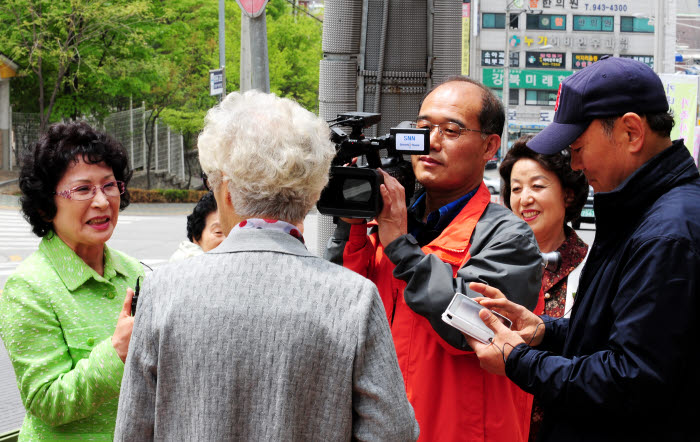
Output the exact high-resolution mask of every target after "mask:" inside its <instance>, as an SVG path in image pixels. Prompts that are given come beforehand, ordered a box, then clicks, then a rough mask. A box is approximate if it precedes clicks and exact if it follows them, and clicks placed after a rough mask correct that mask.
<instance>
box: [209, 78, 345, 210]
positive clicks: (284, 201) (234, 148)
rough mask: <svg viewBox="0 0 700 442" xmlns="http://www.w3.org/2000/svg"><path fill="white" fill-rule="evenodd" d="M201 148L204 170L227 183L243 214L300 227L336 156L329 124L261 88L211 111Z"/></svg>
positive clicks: (228, 99)
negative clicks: (286, 222) (293, 223)
mask: <svg viewBox="0 0 700 442" xmlns="http://www.w3.org/2000/svg"><path fill="white" fill-rule="evenodd" d="M197 147H198V149H199V162H200V163H201V165H202V170H204V172H205V173H206V174H207V175H209V176H210V178H211V179H213V181H214V182H215V183H216V182H217V181H218V180H219V179H221V178H223V179H228V189H229V192H230V193H231V202H232V203H233V206H234V208H235V210H236V213H237V214H238V215H240V216H243V217H263V216H264V217H271V218H276V219H281V220H285V221H288V222H295V223H296V222H299V221H302V220H303V219H304V217H305V216H306V214H307V213H308V212H309V210H311V208H312V207H313V205H314V204H315V203H316V201H318V198H319V196H320V194H321V190H322V189H323V188H324V187H325V186H326V184H327V183H328V172H329V169H330V163H331V160H332V159H333V156H334V155H335V148H334V146H333V144H332V143H331V141H330V129H329V128H328V125H327V124H326V122H325V121H323V120H322V119H321V118H319V117H317V116H316V115H314V114H312V113H311V112H309V111H307V110H305V109H304V108H302V107H301V106H300V105H299V104H297V103H296V102H294V101H292V100H289V99H287V98H280V97H277V96H276V95H274V94H266V93H263V92H260V91H256V90H251V91H247V92H245V93H243V94H241V93H239V92H233V93H231V94H229V95H228V96H227V97H226V98H225V99H224V100H223V101H222V102H221V103H220V104H218V105H217V106H215V107H213V108H212V109H210V110H209V112H208V113H207V116H206V118H205V120H204V129H203V130H202V133H201V134H200V135H199V138H198V140H197Z"/></svg>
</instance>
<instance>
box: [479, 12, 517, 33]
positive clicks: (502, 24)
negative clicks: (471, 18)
mask: <svg viewBox="0 0 700 442" xmlns="http://www.w3.org/2000/svg"><path fill="white" fill-rule="evenodd" d="M519 17H520V14H509V19H510V20H509V22H510V28H511V29H518V25H519V23H520V20H519ZM481 27H482V28H484V29H505V28H506V15H505V14H502V13H490V12H484V13H483V14H481Z"/></svg>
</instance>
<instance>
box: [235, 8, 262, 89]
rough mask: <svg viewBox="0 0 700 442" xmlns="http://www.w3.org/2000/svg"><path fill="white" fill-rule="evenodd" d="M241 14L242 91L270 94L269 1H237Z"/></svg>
mask: <svg viewBox="0 0 700 442" xmlns="http://www.w3.org/2000/svg"><path fill="white" fill-rule="evenodd" d="M236 2H237V3H238V5H239V6H240V7H241V9H242V10H243V14H241V77H240V78H241V84H240V88H241V91H247V90H250V89H257V90H259V91H262V92H270V69H269V61H268V57H267V24H266V23H265V5H267V0H236Z"/></svg>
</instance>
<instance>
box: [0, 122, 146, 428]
mask: <svg viewBox="0 0 700 442" xmlns="http://www.w3.org/2000/svg"><path fill="white" fill-rule="evenodd" d="M130 178H131V171H130V169H129V165H128V159H127V156H126V151H125V150H124V148H123V147H122V146H121V145H120V144H119V143H118V142H117V141H115V140H113V139H112V138H110V137H108V136H106V135H105V134H102V133H100V132H97V131H95V130H93V129H92V128H91V127H90V126H89V125H87V124H86V123H82V122H79V123H68V124H64V123H58V124H54V125H52V126H51V127H50V128H49V130H48V132H47V133H46V134H44V135H43V136H42V137H41V139H40V140H39V141H38V142H37V143H36V145H35V146H34V148H33V150H32V151H31V153H30V154H28V155H27V156H26V157H25V158H24V159H23V164H22V170H21V173H20V179H19V183H20V189H21V190H22V197H21V199H20V202H21V205H22V212H23V213H24V217H25V218H26V219H27V220H28V221H29V223H30V224H31V226H32V230H33V232H34V233H35V234H36V235H38V236H39V237H42V241H41V243H40V244H39V250H38V251H36V252H35V253H33V254H32V255H31V256H30V257H29V258H27V259H26V260H25V261H24V262H23V263H22V264H21V265H20V266H19V267H18V268H17V270H16V271H15V272H14V273H13V274H12V275H11V276H10V278H9V279H8V280H7V283H6V284H5V287H4V290H3V293H2V296H0V337H1V338H2V340H3V342H4V344H5V347H6V348H7V351H8V353H9V355H10V359H11V361H12V365H13V367H14V370H15V375H16V376H17V385H18V387H19V391H20V395H21V397H22V401H23V403H24V406H25V408H26V410H27V413H26V415H25V418H24V423H23V425H22V429H21V431H20V440H34V439H44V440H46V439H48V440H81V439H85V440H112V435H113V432H114V424H115V418H116V413H117V403H118V399H119V388H120V386H121V379H122V373H123V370H124V360H125V359H126V353H127V349H128V345H129V340H130V338H131V330H132V326H133V318H132V317H131V314H130V308H131V296H132V295H133V292H132V291H131V290H130V289H128V288H129V287H133V286H134V284H135V283H136V279H137V278H138V277H139V276H141V275H142V274H143V269H142V267H141V265H140V264H139V263H138V261H136V260H135V259H133V258H130V257H128V256H126V255H124V254H123V253H120V252H118V251H116V250H112V249H110V248H108V247H107V246H106V245H105V243H106V242H107V240H109V238H110V237H111V236H112V233H113V232H114V228H115V227H116V225H117V219H118V217H119V211H120V210H121V209H124V208H125V207H126V206H127V205H128V204H129V193H128V192H127V191H126V185H127V183H128V181H129V179H130ZM125 293H126V298H124V294H125Z"/></svg>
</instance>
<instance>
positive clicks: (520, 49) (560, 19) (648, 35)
mask: <svg viewBox="0 0 700 442" xmlns="http://www.w3.org/2000/svg"><path fill="white" fill-rule="evenodd" d="M464 3H470V10H471V29H470V30H469V31H470V33H471V35H470V41H471V44H470V50H469V51H470V62H469V71H470V75H471V76H472V77H473V78H476V79H479V80H481V81H482V82H483V83H484V84H485V85H486V86H488V87H489V88H491V89H493V91H494V92H495V93H496V94H498V95H499V96H501V98H503V89H504V88H503V86H504V77H506V76H507V77H508V79H509V81H508V84H509V91H508V96H509V100H508V103H507V109H508V132H509V144H510V143H512V142H513V141H514V140H515V139H517V138H518V137H519V136H520V135H523V134H526V133H528V132H539V131H540V130H541V129H542V128H544V127H545V126H546V125H547V124H548V123H549V122H551V121H552V118H553V116H554V103H555V101H556V97H557V91H558V88H559V83H561V81H562V80H563V79H564V78H566V77H568V76H569V75H572V74H573V73H574V72H576V71H577V70H579V69H583V68H584V67H586V66H588V65H589V64H591V63H594V62H595V61H597V60H598V59H599V58H600V57H602V56H603V55H606V54H609V55H613V56H619V57H628V58H633V59H636V60H639V61H641V62H643V63H646V64H648V65H649V66H651V67H652V68H654V69H655V70H656V71H658V72H673V71H674V65H673V62H674V54H675V1H674V0H670V1H665V0H586V1H583V0H488V1H484V0H481V1H479V0H470V1H469V2H466V1H465V2H464ZM657 23H662V24H664V25H662V26H658V29H657V26H656V24H657ZM465 31H466V30H465ZM506 45H508V48H507V49H506ZM506 53H507V55H506ZM506 56H507V57H508V59H509V61H510V63H509V66H508V67H507V68H505V67H504V59H505V58H506ZM657 60H658V66H657ZM504 68H505V69H507V72H505V71H504ZM504 104H505V102H504Z"/></svg>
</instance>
